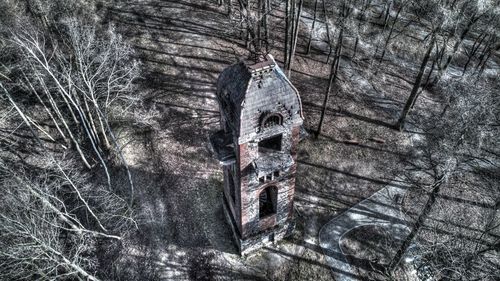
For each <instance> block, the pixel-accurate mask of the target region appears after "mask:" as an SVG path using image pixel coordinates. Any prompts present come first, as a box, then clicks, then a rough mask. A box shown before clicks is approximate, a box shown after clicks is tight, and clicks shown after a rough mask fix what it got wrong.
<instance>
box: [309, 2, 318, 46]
mask: <svg viewBox="0 0 500 281" xmlns="http://www.w3.org/2000/svg"><path fill="white" fill-rule="evenodd" d="M317 14H318V0H316V1H314V16H313V22H312V25H311V32H310V33H309V40H308V42H307V49H306V55H309V53H310V52H311V45H312V36H313V33H314V26H315V25H316V19H317Z"/></svg>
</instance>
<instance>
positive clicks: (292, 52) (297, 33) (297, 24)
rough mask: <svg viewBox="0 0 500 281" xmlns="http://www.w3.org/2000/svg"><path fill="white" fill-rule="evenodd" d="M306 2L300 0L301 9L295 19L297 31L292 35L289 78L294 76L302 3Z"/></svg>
mask: <svg viewBox="0 0 500 281" xmlns="http://www.w3.org/2000/svg"><path fill="white" fill-rule="evenodd" d="M303 3H304V1H303V0H300V2H299V10H298V12H297V13H298V14H297V17H296V20H295V29H294V31H295V33H294V34H293V37H292V42H293V43H292V49H291V53H290V61H289V64H288V78H290V77H291V76H292V65H293V60H294V57H295V50H296V49H297V40H298V37H299V26H300V18H301V16H302V4H303Z"/></svg>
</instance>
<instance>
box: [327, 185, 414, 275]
mask: <svg viewBox="0 0 500 281" xmlns="http://www.w3.org/2000/svg"><path fill="white" fill-rule="evenodd" d="M392 184H393V185H389V186H387V187H386V188H383V189H381V190H380V191H378V192H376V193H375V194H373V195H372V196H370V197H369V198H367V199H365V200H363V201H362V202H360V203H359V204H357V205H356V206H354V207H353V208H351V209H349V210H347V211H346V212H344V213H343V214H341V215H339V216H336V217H335V218H333V219H332V220H330V221H329V222H328V223H327V224H326V225H325V226H324V227H323V228H322V229H321V231H320V234H319V241H320V245H321V248H322V250H323V252H324V253H325V255H326V256H327V257H326V261H327V262H328V265H329V266H330V267H331V270H332V274H333V275H334V276H335V280H337V281H351V280H362V279H363V278H362V277H361V276H359V275H358V269H356V268H355V266H353V265H350V264H349V262H348V261H347V259H346V257H345V255H344V253H343V251H342V249H341V246H340V244H341V240H342V239H343V237H344V236H345V235H346V234H348V233H349V232H350V231H351V230H353V229H355V228H358V227H361V226H380V227H383V228H384V229H386V230H387V233H388V234H389V235H390V236H391V239H395V240H399V241H403V240H404V239H405V238H406V236H407V235H408V234H409V233H410V229H409V226H408V225H407V224H408V223H407V221H408V220H407V218H406V216H405V215H404V213H402V212H401V210H400V206H399V205H400V202H399V201H400V200H401V199H402V198H403V196H404V194H405V192H406V188H405V187H404V186H400V185H398V184H397V183H396V182H393V183H392ZM401 230H403V231H401Z"/></svg>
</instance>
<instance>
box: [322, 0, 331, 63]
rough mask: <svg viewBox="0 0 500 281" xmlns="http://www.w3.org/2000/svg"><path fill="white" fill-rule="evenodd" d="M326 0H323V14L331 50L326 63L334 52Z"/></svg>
mask: <svg viewBox="0 0 500 281" xmlns="http://www.w3.org/2000/svg"><path fill="white" fill-rule="evenodd" d="M325 1H326V0H323V14H324V15H325V28H326V38H327V40H328V46H329V48H330V49H329V51H328V56H327V57H326V63H328V61H330V56H331V54H332V41H331V37H330V25H329V24H328V12H327V11H326V4H325Z"/></svg>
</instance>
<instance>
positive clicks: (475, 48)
mask: <svg viewBox="0 0 500 281" xmlns="http://www.w3.org/2000/svg"><path fill="white" fill-rule="evenodd" d="M486 37H488V33H486V32H484V33H483V34H481V35H479V36H478V39H476V40H475V41H474V44H473V45H472V48H471V51H470V52H469V53H467V61H466V62H465V65H464V69H463V71H462V76H463V75H464V74H465V72H466V71H467V67H468V66H469V63H470V62H471V60H472V58H473V57H474V55H475V54H476V53H477V51H478V50H479V48H480V47H481V44H482V43H483V41H484V39H486Z"/></svg>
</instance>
